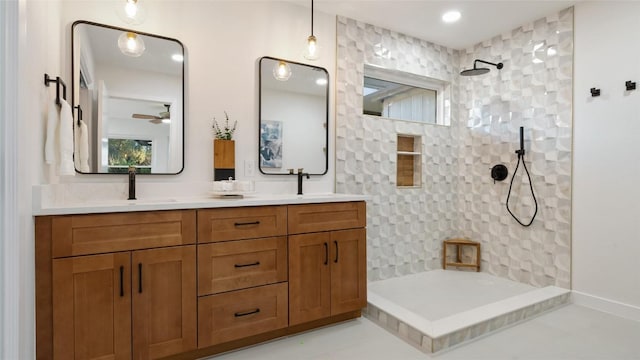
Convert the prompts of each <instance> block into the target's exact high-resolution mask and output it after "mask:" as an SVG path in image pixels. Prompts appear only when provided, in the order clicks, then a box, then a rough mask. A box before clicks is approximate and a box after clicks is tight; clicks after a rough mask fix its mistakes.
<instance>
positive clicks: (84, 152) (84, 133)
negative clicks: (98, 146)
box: [74, 120, 90, 173]
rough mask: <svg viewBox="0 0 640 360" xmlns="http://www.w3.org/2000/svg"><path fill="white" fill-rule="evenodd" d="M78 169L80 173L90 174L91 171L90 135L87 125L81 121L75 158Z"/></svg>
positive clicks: (77, 134) (77, 128) (77, 133)
mask: <svg viewBox="0 0 640 360" xmlns="http://www.w3.org/2000/svg"><path fill="white" fill-rule="evenodd" d="M74 160H75V162H76V169H79V170H80V172H83V173H88V172H89V171H90V170H89V133H88V129H87V124H86V123H85V122H84V121H82V120H80V125H78V126H76V153H75V156H74Z"/></svg>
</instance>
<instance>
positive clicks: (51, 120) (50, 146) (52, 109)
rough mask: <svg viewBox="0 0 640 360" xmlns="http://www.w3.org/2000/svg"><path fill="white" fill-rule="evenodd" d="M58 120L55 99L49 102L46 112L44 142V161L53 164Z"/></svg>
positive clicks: (55, 153) (58, 115)
mask: <svg viewBox="0 0 640 360" xmlns="http://www.w3.org/2000/svg"><path fill="white" fill-rule="evenodd" d="M59 122H60V112H59V111H58V105H56V103H55V101H53V100H52V101H51V103H50V104H49V111H48V113H47V137H46V139H45V142H44V161H45V162H46V163H47V164H51V165H53V164H55V163H56V162H57V161H56V155H57V149H58V123H59Z"/></svg>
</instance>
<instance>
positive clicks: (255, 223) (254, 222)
mask: <svg viewBox="0 0 640 360" xmlns="http://www.w3.org/2000/svg"><path fill="white" fill-rule="evenodd" d="M233 225H234V226H247V225H260V221H252V222H243V223H234V224H233Z"/></svg>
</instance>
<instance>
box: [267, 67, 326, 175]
mask: <svg viewBox="0 0 640 360" xmlns="http://www.w3.org/2000/svg"><path fill="white" fill-rule="evenodd" d="M264 59H267V60H274V61H284V62H286V63H288V64H294V65H301V66H306V67H310V68H314V69H318V70H322V71H323V72H324V73H325V74H326V75H327V92H326V99H327V101H326V102H325V114H326V119H325V123H326V124H327V127H326V129H325V146H326V149H327V150H326V151H325V156H324V159H325V165H324V172H322V173H309V175H326V174H327V172H328V171H329V85H330V83H331V82H330V81H329V79H330V77H329V72H328V71H327V69H325V68H323V67H319V66H313V65H309V64H304V63H300V62H296V61H290V60H286V59H280V58H275V57H271V56H263V57H261V58H260V59H259V61H258V170H259V171H260V173H261V174H263V175H290V174H289V173H288V172H282V173H269V172H264V171H263V170H262V166H260V141H261V138H260V129H261V125H262V60H264Z"/></svg>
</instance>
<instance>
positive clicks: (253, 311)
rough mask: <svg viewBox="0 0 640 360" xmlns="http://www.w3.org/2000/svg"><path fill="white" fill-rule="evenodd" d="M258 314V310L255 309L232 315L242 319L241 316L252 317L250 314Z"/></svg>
mask: <svg viewBox="0 0 640 360" xmlns="http://www.w3.org/2000/svg"><path fill="white" fill-rule="evenodd" d="M259 312H260V308H257V309H255V310H251V311H247V312H237V313H235V314H233V315H234V316H235V317H242V316H247V315H252V314H257V313H259Z"/></svg>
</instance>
